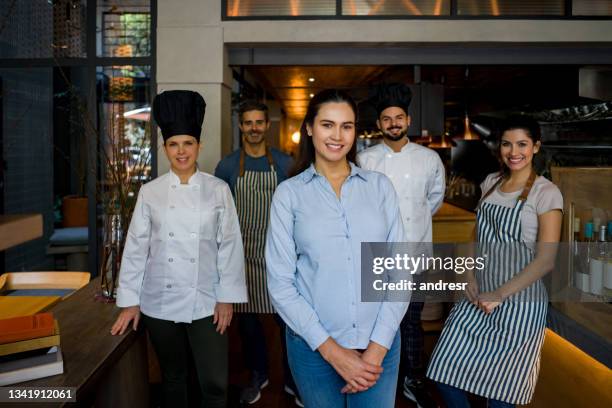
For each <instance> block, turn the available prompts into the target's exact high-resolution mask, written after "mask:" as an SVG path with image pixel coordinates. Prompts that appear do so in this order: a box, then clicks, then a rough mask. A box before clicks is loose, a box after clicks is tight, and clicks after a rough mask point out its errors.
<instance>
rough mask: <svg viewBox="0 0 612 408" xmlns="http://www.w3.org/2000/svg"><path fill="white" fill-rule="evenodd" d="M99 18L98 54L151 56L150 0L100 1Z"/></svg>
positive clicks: (103, 55) (109, 55) (106, 55)
mask: <svg viewBox="0 0 612 408" xmlns="http://www.w3.org/2000/svg"><path fill="white" fill-rule="evenodd" d="M96 21H97V22H96V25H97V27H98V28H97V30H96V31H97V33H98V38H97V54H98V56H101V57H147V56H149V55H151V9H150V1H149V0H132V1H126V0H123V1H107V0H102V1H99V2H98V11H97V18H96Z"/></svg>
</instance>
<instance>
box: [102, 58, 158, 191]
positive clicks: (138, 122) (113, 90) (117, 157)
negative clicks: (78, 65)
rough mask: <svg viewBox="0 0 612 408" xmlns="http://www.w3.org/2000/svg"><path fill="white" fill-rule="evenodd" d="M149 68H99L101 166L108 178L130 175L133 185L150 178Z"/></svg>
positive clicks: (127, 176) (128, 177) (128, 176)
mask: <svg viewBox="0 0 612 408" xmlns="http://www.w3.org/2000/svg"><path fill="white" fill-rule="evenodd" d="M150 71H151V70H150V67H149V66H144V67H143V66H112V67H98V79H97V82H98V103H99V106H100V109H99V112H100V115H101V117H100V135H101V137H102V142H101V146H100V149H103V154H101V160H102V163H101V165H102V166H103V167H104V168H106V175H107V178H108V177H115V178H116V176H119V177H122V178H127V179H129V180H130V181H131V182H132V183H133V184H134V186H139V185H140V184H141V183H142V182H143V181H146V180H149V179H150V177H151V154H152V152H151V135H150V126H149V121H150V116H151V101H150V96H149V95H150V91H151V89H150V87H151V76H150ZM101 153H102V152H101ZM111 166H112V169H111V168H110V167H111ZM112 172H115V173H112ZM135 191H137V189H134V190H132V193H133V192H135ZM134 198H135V197H134Z"/></svg>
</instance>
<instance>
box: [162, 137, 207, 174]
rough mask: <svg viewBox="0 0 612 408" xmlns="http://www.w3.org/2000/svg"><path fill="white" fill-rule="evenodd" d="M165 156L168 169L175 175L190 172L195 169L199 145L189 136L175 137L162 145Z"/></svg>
mask: <svg viewBox="0 0 612 408" xmlns="http://www.w3.org/2000/svg"><path fill="white" fill-rule="evenodd" d="M164 149H165V150H166V156H168V160H169V161H170V167H171V168H172V170H173V171H174V172H175V173H178V174H183V173H186V172H192V171H194V170H195V167H196V160H197V159H198V151H199V149H200V143H198V141H197V139H196V138H195V137H193V136H190V135H176V136H172V137H170V138H168V140H166V143H164Z"/></svg>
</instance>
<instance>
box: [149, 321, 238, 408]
mask: <svg viewBox="0 0 612 408" xmlns="http://www.w3.org/2000/svg"><path fill="white" fill-rule="evenodd" d="M142 320H143V323H144V325H145V327H146V328H147V330H148V331H149V335H150V337H151V343H153V348H154V349H155V352H156V354H157V358H158V359H159V365H160V367H161V373H162V382H163V384H162V386H163V400H164V401H163V402H164V406H165V407H187V406H188V405H189V392H188V373H189V359H190V358H193V361H194V365H195V368H196V372H197V375H198V382H199V385H200V390H201V393H202V404H201V406H202V407H206V408H216V407H219V408H223V407H226V406H227V382H228V341H227V333H226V334H224V335H220V334H219V333H217V332H216V331H215V327H216V326H215V325H213V317H212V316H210V317H207V318H204V319H200V320H194V321H193V322H191V323H174V322H171V321H168V320H161V319H155V318H153V317H150V316H146V315H144V314H143V315H142Z"/></svg>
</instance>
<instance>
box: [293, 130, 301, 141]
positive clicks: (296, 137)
mask: <svg viewBox="0 0 612 408" xmlns="http://www.w3.org/2000/svg"><path fill="white" fill-rule="evenodd" d="M291 141H292V142H293V143H295V144H300V132H299V131H297V132H293V134H292V135H291Z"/></svg>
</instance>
